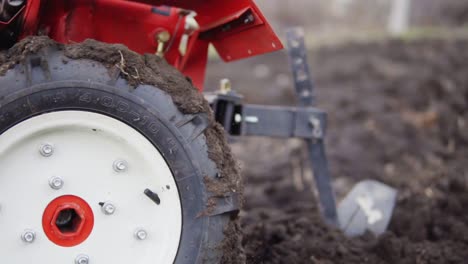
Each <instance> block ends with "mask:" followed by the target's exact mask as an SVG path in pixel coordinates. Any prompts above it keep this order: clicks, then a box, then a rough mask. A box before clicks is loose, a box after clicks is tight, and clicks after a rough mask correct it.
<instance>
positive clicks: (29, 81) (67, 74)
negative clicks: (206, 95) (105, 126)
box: [0, 47, 231, 264]
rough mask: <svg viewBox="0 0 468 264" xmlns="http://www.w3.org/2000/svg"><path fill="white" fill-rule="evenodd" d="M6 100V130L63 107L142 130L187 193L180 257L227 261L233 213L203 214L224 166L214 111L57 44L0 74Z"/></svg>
mask: <svg viewBox="0 0 468 264" xmlns="http://www.w3.org/2000/svg"><path fill="white" fill-rule="evenodd" d="M0 106H1V108H0V136H1V134H2V133H3V132H5V131H6V130H8V129H9V128H10V127H12V126H14V125H15V124H18V123H20V122H22V121H24V120H26V119H28V118H31V117H34V116H37V115H40V114H43V113H48V112H54V111H63V110H81V111H90V112H95V113H100V114H104V115H107V116H110V117H113V118H115V119H118V120H120V121H122V122H124V123H126V124H128V125H130V126H132V127H133V128H135V129H136V130H138V131H139V132H140V133H141V134H143V135H144V136H145V137H146V138H148V139H149V140H150V141H151V142H152V144H154V146H155V147H156V148H157V149H158V150H159V151H160V152H161V153H162V155H163V157H164V158H165V159H166V161H167V163H168V165H169V167H170V169H171V171H172V172H173V174H174V177H175V180H176V183H177V186H178V190H179V193H180V198H181V205H182V215H183V227H182V235H181V241H180V246H179V250H178V253H177V257H176V260H175V263H177V264H189V263H190V264H193V263H219V262H220V261H221V258H222V255H223V252H222V247H221V246H220V244H221V243H222V241H223V239H224V232H223V231H224V230H225V228H226V227H227V225H228V224H229V221H231V215H229V214H220V215H215V216H204V215H201V213H202V212H204V211H205V210H206V205H207V204H208V198H209V193H208V192H207V188H206V186H205V182H204V179H203V177H205V176H207V177H211V178H213V179H215V177H216V174H217V172H218V169H217V168H216V165H215V163H214V162H213V161H211V160H210V159H209V158H208V153H207V149H208V147H207V142H206V138H205V136H204V134H203V133H202V132H203V131H204V130H205V129H208V118H207V114H208V113H200V114H196V115H184V114H182V113H181V112H180V111H179V110H178V109H177V107H176V106H175V105H174V103H173V101H172V99H171V96H170V95H168V94H166V93H165V92H163V91H161V90H160V89H158V88H157V87H153V86H150V85H139V86H138V87H136V88H133V87H130V86H129V85H128V84H127V82H126V80H124V79H123V78H121V77H120V76H117V77H114V78H112V77H111V76H109V72H108V69H107V68H106V67H104V66H103V65H101V64H100V63H98V62H95V61H91V60H85V59H80V60H70V59H68V58H67V59H65V57H64V55H63V52H62V51H60V50H58V49H55V48H51V47H49V48H46V49H45V50H41V51H40V52H39V53H38V54H35V55H30V56H28V57H27V58H26V60H25V62H24V63H23V64H18V65H16V66H15V67H14V68H13V69H11V70H9V71H8V72H7V73H6V74H5V75H4V76H0ZM194 135H195V137H194Z"/></svg>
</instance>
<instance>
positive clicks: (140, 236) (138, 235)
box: [135, 229, 148, 240]
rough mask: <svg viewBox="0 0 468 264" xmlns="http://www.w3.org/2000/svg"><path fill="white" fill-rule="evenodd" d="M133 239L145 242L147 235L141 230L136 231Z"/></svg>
mask: <svg viewBox="0 0 468 264" xmlns="http://www.w3.org/2000/svg"><path fill="white" fill-rule="evenodd" d="M135 237H136V239H138V240H145V239H146V238H147V237H148V233H147V232H146V231H145V230H143V229H138V230H137V231H136V232H135Z"/></svg>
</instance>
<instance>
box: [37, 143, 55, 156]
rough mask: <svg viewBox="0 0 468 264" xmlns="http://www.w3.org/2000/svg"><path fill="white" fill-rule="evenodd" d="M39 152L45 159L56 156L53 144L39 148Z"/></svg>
mask: <svg viewBox="0 0 468 264" xmlns="http://www.w3.org/2000/svg"><path fill="white" fill-rule="evenodd" d="M39 152H40V153H41V155H42V156H44V157H50V156H52V154H54V147H53V146H52V145H51V144H43V145H42V146H41V147H40V148H39Z"/></svg>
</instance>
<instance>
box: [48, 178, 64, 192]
mask: <svg viewBox="0 0 468 264" xmlns="http://www.w3.org/2000/svg"><path fill="white" fill-rule="evenodd" d="M63 185H64V181H63V179H62V178H60V177H52V178H50V180H49V186H50V188H52V189H54V190H59V189H62V187H63Z"/></svg>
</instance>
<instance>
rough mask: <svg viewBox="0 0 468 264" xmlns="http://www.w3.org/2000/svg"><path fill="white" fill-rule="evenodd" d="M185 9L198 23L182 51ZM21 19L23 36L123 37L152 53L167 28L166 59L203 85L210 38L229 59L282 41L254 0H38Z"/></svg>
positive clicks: (122, 40)
mask: <svg viewBox="0 0 468 264" xmlns="http://www.w3.org/2000/svg"><path fill="white" fill-rule="evenodd" d="M164 5H170V6H171V7H169V6H164ZM182 8H184V9H182ZM185 9H189V10H193V11H195V12H197V16H196V20H197V22H198V24H199V25H200V29H199V30H197V31H195V32H193V33H192V34H191V35H190V36H189V37H188V42H187V47H186V50H185V53H181V52H180V51H179V46H180V42H181V38H182V36H183V34H184V33H185V18H186V14H187V10H185ZM22 19H23V25H24V26H23V27H24V28H23V30H22V34H21V36H22V37H26V36H28V35H35V34H42V35H48V36H50V37H51V38H53V39H55V40H56V41H58V42H61V43H73V42H81V41H83V40H85V39H87V38H92V39H96V40H99V41H103V42H106V43H122V44H125V45H126V46H128V47H129V48H130V49H131V50H134V51H136V52H138V53H154V52H155V51H156V48H157V44H158V43H157V41H156V35H157V33H159V32H161V31H163V30H166V31H168V32H170V34H171V39H170V40H169V42H168V44H167V45H168V46H167V50H166V53H165V58H166V60H167V61H168V62H169V63H170V64H172V65H174V66H175V67H176V68H178V69H179V70H180V71H181V72H182V73H184V74H185V75H188V76H189V77H191V79H192V81H193V83H194V84H195V86H197V87H198V88H199V89H200V90H201V89H202V87H203V83H204V75H205V68H206V64H207V59H208V46H209V44H210V43H212V44H213V46H214V47H215V48H216V50H217V51H218V53H219V55H220V56H221V58H223V59H224V60H225V61H233V60H237V59H242V58H246V57H250V56H255V55H258V54H262V53H265V52H271V51H275V50H279V49H281V48H282V47H283V46H282V44H281V42H280V41H279V39H278V37H277V36H276V35H275V33H274V32H273V31H272V29H271V27H270V26H269V24H268V23H267V21H266V19H265V17H264V16H263V15H262V14H261V12H260V10H259V9H258V8H257V6H256V5H255V4H254V3H253V2H252V0H224V1H217V0H187V1H182V0H155V1H150V0H137V1H124V0H69V1H63V0H34V1H28V3H27V6H26V9H25V11H24V14H23V18H22Z"/></svg>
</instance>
